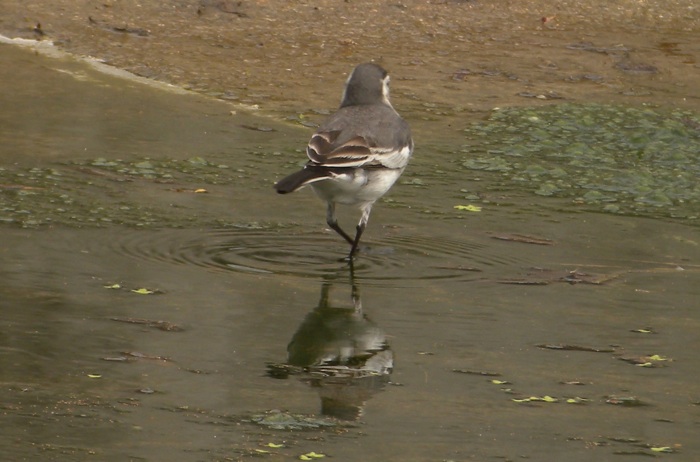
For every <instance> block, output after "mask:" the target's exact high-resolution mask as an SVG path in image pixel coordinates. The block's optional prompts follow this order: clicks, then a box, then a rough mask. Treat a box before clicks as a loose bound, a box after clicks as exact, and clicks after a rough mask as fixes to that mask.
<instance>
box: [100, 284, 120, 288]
mask: <svg viewBox="0 0 700 462" xmlns="http://www.w3.org/2000/svg"><path fill="white" fill-rule="evenodd" d="M102 287H104V288H105V289H121V288H122V286H121V285H119V284H112V285H111V286H102Z"/></svg>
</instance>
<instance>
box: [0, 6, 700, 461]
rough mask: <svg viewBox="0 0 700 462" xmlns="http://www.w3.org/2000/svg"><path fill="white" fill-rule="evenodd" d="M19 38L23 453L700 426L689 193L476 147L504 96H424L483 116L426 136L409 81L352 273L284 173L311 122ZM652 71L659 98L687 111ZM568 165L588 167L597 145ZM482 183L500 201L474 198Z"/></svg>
mask: <svg viewBox="0 0 700 462" xmlns="http://www.w3.org/2000/svg"><path fill="white" fill-rule="evenodd" d="M205 3H206V2H205ZM441 8H442V7H441ZM205 13H206V11H205ZM491 19H493V18H491ZM443 20H444V18H443ZM483 21H486V20H483ZM496 22H497V21H496ZM44 27H48V26H44ZM681 32H682V31H681ZM681 32H679V33H681ZM581 53H591V52H589V51H583V52H581ZM591 54H594V53H591ZM484 59H485V58H484ZM0 60H2V66H0V73H1V74H2V75H1V77H2V78H1V80H2V81H3V82H5V85H3V87H2V93H1V96H0V98H1V99H2V100H1V103H2V107H3V108H10V107H11V108H13V109H12V110H7V109H5V110H3V111H2V112H1V113H0V117H1V118H2V120H0V122H1V123H0V137H1V138H2V146H3V147H2V160H3V163H2V167H1V168H2V169H1V170H0V188H1V189H0V201H1V202H0V219H1V220H2V225H1V226H2V228H0V236H1V240H0V274H1V275H2V277H0V304H1V305H2V312H3V329H2V331H0V332H1V333H0V352H1V353H0V361H1V364H2V367H1V368H0V370H2V373H1V374H2V375H1V376H0V377H1V378H0V380H1V381H2V392H1V396H2V405H1V406H2V407H1V409H2V413H0V419H2V422H3V425H2V427H3V432H2V436H0V444H2V447H3V448H4V451H3V452H4V453H5V454H6V458H8V460H37V459H41V460H94V459H95V458H98V459H99V460H165V459H167V460H178V461H179V460H182V461H189V460H192V461H195V460H197V461H199V460H246V459H249V458H252V457H262V458H266V459H269V460H298V459H299V456H300V455H304V454H309V453H310V452H315V453H321V454H326V455H327V456H328V457H334V458H336V459H338V460H415V461H422V460H486V459H493V458H496V459H503V460H517V459H520V458H527V459H529V460H564V459H565V460H567V461H588V460H618V459H621V458H624V457H623V455H625V454H633V455H638V456H641V455H660V456H663V457H667V456H668V457H673V458H674V460H694V459H696V458H697V457H698V455H699V454H700V444H699V443H698V441H697V426H698V402H699V401H700V396H699V395H698V387H697V386H696V385H695V384H696V383H697V381H698V380H699V379H700V368H698V362H697V361H696V360H695V351H696V350H697V347H698V338H697V331H698V328H699V327H700V325H699V324H700V318H699V317H698V311H697V308H698V303H697V300H698V297H699V296H700V238H698V232H697V231H698V227H697V202H692V200H691V199H692V197H691V198H689V199H688V200H686V201H685V202H679V201H678V198H677V197H675V196H674V197H672V198H669V200H671V201H673V202H672V203H671V204H669V203H666V202H664V203H663V204H661V205H660V206H656V205H653V204H651V205H649V204H647V203H644V202H641V201H636V200H635V197H636V196H635V197H629V196H625V195H624V194H623V195H622V196H620V197H616V198H614V199H617V202H615V201H611V200H607V201H606V200H600V201H598V202H596V201H592V200H591V201H587V200H580V199H582V198H584V197H585V196H584V195H583V194H569V193H568V192H567V191H569V190H567V189H566V188H564V187H563V184H559V187H560V189H561V192H560V193H557V192H556V191H555V193H553V194H551V195H542V194H538V192H537V191H539V189H538V188H539V186H538V187H535V186H534V185H540V184H543V183H546V182H547V181H552V182H555V183H556V181H559V180H561V179H562V178H561V177H557V176H556V175H554V174H553V173H552V171H553V169H554V168H556V167H560V168H564V167H561V166H560V165H559V164H556V165H550V164H546V163H545V164H544V167H542V169H538V170H534V169H532V168H530V169H529V170H528V166H527V165H524V164H518V163H517V162H516V161H514V160H513V157H509V158H508V159H509V161H508V162H509V163H508V165H507V166H508V167H510V170H498V169H491V170H487V169H484V168H474V167H475V166H476V167H478V166H479V165H482V166H483V162H486V165H491V164H489V163H488V162H494V161H493V160H486V157H485V156H486V154H487V153H488V149H485V148H484V144H486V141H485V140H483V139H482V140H481V142H478V141H479V138H478V136H479V133H490V134H492V136H491V137H490V138H489V139H488V141H489V143H491V144H490V145H488V148H489V149H494V150H496V151H498V150H499V149H502V148H503V147H507V146H512V145H513V142H512V141H509V140H511V138H510V137H511V136H512V131H511V132H509V128H508V126H507V125H504V124H503V123H502V120H503V119H502V118H501V119H499V117H500V116H499V114H502V113H499V112H498V111H497V112H495V113H494V115H493V116H492V118H491V119H486V118H484V119H482V118H481V117H480V114H481V112H480V111H477V112H478V114H476V115H475V114H471V113H470V112H469V111H464V112H455V113H450V114H445V115H444V119H443V118H442V117H443V116H442V115H440V114H432V115H430V117H429V119H430V120H428V121H427V122H426V124H427V125H430V124H434V125H439V123H440V121H441V120H443V121H444V120H456V118H461V119H463V121H462V124H463V126H460V128H459V130H457V129H455V130H444V131H437V132H435V133H433V134H432V135H431V136H426V134H427V133H429V132H430V129H429V128H426V127H425V126H423V124H422V123H421V116H420V115H419V114H420V113H419V112H418V111H417V109H416V107H417V105H412V104H408V106H409V109H408V114H409V120H410V121H411V123H412V124H413V125H414V126H417V127H418V131H419V133H420V132H422V133H423V137H424V138H423V142H422V143H421V144H419V149H418V150H417V152H416V159H415V162H414V163H412V164H411V166H410V167H409V170H407V172H406V174H405V176H404V178H403V179H402V181H401V184H398V185H397V186H396V187H395V188H394V190H393V191H392V192H391V194H390V195H389V196H388V198H387V199H386V200H385V201H383V202H382V203H379V204H378V205H377V206H376V208H375V210H374V212H373V215H372V219H371V221H370V224H369V227H368V230H367V233H366V235H365V237H366V240H365V241H364V245H363V247H362V249H361V255H360V258H359V260H358V262H357V264H356V265H355V267H354V271H353V272H352V274H351V271H350V269H349V268H348V267H347V265H346V264H344V263H342V262H339V261H338V259H339V258H340V257H342V256H343V255H344V254H345V252H346V251H347V249H346V246H345V244H344V243H343V242H342V240H341V239H339V238H338V237H337V236H335V235H334V234H333V233H332V232H330V231H328V230H326V229H325V227H324V224H323V215H324V211H323V207H322V205H321V204H320V203H319V202H318V201H317V199H316V198H315V197H313V195H312V194H311V193H309V192H308V191H304V192H301V193H299V194H297V195H294V196H290V197H279V196H277V195H275V194H274V192H273V190H272V188H271V184H272V183H273V182H274V180H275V179H277V178H279V177H280V176H281V175H283V174H284V173H286V172H288V171H290V170H292V169H293V168H295V167H296V165H298V163H299V162H300V161H301V160H302V157H303V153H302V152H301V151H300V149H299V148H300V147H302V146H304V143H305V142H306V140H307V137H308V133H309V129H308V128H299V127H295V126H293V125H290V124H284V123H279V122H276V121H275V119H274V118H270V117H266V118H260V117H254V116H251V115H248V114H247V113H245V112H244V111H241V110H240V108H239V107H238V106H235V105H232V104H230V103H226V102H221V101H216V100H213V99H208V98H203V97H201V96H199V95H196V94H182V92H176V91H166V90H163V89H156V88H153V87H148V86H144V85H142V84H141V83H139V82H136V81H129V80H124V79H121V78H117V77H112V76H105V75H103V74H101V73H99V72H97V71H95V70H94V69H93V68H91V67H90V66H89V65H86V64H85V63H81V62H77V61H75V60H73V59H70V58H47V57H43V56H40V55H36V54H33V53H31V52H27V51H26V50H20V49H17V48H14V47H9V46H0ZM683 66H685V65H683ZM683 66H680V67H681V68H682V67H683ZM17 77H20V78H17ZM483 77H484V78H486V75H484V76H483ZM637 77H638V76H637ZM635 78H636V77H635ZM642 78H643V77H642ZM339 80H340V81H341V82H342V79H339ZM455 82H457V83H456V84H455V85H457V84H459V83H460V82H459V81H455ZM410 83H411V82H410V81H405V82H401V81H399V82H396V83H395V86H402V87H404V88H406V87H410ZM462 83H463V82H462ZM655 84H657V85H662V84H661V83H659V82H658V81H657V82H656V83H655ZM504 85H509V83H508V82H506V83H504ZM672 86H673V85H670V87H672ZM635 88H637V87H635ZM679 88H682V87H680V86H679ZM336 90H337V89H336ZM319 91H326V90H325V89H324V90H319ZM404 91H407V90H404ZM416 91H417V92H418V93H419V94H421V95H422V96H421V98H424V99H425V100H429V99H430V97H429V96H428V95H429V94H430V91H428V90H426V86H422V85H419V88H418V89H417V90H416ZM438 93H439V96H436V98H435V99H434V100H435V101H436V102H438V103H439V102H440V99H441V98H445V95H444V93H440V92H438ZM681 93H682V92H681ZM399 95H401V93H399ZM400 98H401V96H399V100H400ZM650 99H651V101H649V104H653V106H651V107H650V108H647V109H648V110H650V111H652V112H653V113H654V114H662V115H663V114H669V113H671V112H672V109H673V108H670V107H657V106H659V104H660V103H661V101H659V100H655V99H654V98H650ZM28 101H30V102H32V104H26V102H28ZM526 101H530V100H529V99H528V100H526ZM533 101H535V100H533ZM615 103H616V104H619V103H620V101H615ZM285 104H287V103H285ZM290 104H291V103H290ZM294 104H302V103H294ZM416 104H418V103H416ZM440 104H443V103H440ZM292 105H293V104H292ZM688 106H690V107H687V106H686V107H684V108H683V111H689V112H688V113H687V115H685V116H683V117H687V120H688V121H693V120H696V119H697V112H693V111H697V107H694V108H693V107H692V106H693V105H692V104H688ZM281 107H286V106H285V105H284V104H281ZM397 107H398V108H399V109H400V110H401V105H400V104H399V103H397ZM581 107H583V109H581ZM590 107H598V108H599V106H586V105H584V106H572V107H571V108H570V109H571V110H569V109H567V107H566V106H561V107H557V109H554V110H553V111H555V112H556V111H560V112H559V113H560V114H562V117H563V116H565V115H567V114H572V113H573V114H576V111H579V110H581V111H585V110H587V108H590ZM618 107H619V106H605V108H604V110H602V111H601V110H599V111H598V112H597V113H598V114H610V112H605V111H614V110H618V109H615V108H618ZM611 108H612V109H611ZM431 109H432V108H431ZM231 111H236V112H235V114H232V113H231ZM284 111H285V110H284V109H281V110H280V112H284ZM436 111H437V110H436ZM533 111H534V112H533ZM537 111H540V109H537V107H536V106H535V105H533V106H532V107H526V108H525V109H524V110H523V111H522V112H519V110H516V109H514V110H508V112H506V114H508V115H509V117H510V119H508V120H509V123H510V124H512V125H514V126H516V128H517V127H519V128H523V127H530V128H531V125H524V124H523V125H519V123H520V122H518V121H519V120H521V119H522V120H523V121H525V122H527V123H529V124H532V123H533V121H532V120H531V118H532V117H543V118H544V117H547V116H548V115H549V114H551V112H537ZM272 112H274V111H272ZM437 112H439V111H437ZM684 114H685V113H684ZM477 115H479V117H477ZM654 117H655V116H654ZM614 118H615V117H614V115H611V116H610V117H609V119H610V120H611V123H615V122H614V120H613V119H614ZM650 120H651V119H650ZM653 120H661V121H662V122H663V121H664V120H667V119H664V118H663V117H661V118H656V119H653ZM683 120H685V119H683ZM473 122H479V123H478V124H473ZM620 123H622V124H625V123H627V122H625V121H624V120H622V121H621V122H620ZM499 124H500V125H499ZM659 125H662V123H659ZM692 126H693V125H692V123H688V124H687V125H684V127H686V129H687V130H688V133H685V132H683V133H685V134H684V136H687V137H689V138H687V139H689V140H691V141H693V140H695V139H696V138H693V136H696V135H695V134H694V132H693V131H692ZM614 127H615V126H613V129H614ZM465 128H468V131H467V132H465V131H464V129H465ZM445 132H449V133H451V136H450V137H449V138H440V137H439V136H438V135H441V134H443V133H445ZM523 133H527V134H530V135H532V134H533V133H535V132H534V131H526V130H523ZM577 133H578V132H577ZM535 134H536V133H535ZM676 134H678V135H679V136H680V134H682V133H676ZM467 135H469V136H467ZM555 135H556V134H555ZM533 136H534V135H533ZM557 136H558V135H557ZM557 136H552V137H550V138H548V139H549V140H551V141H552V143H553V144H556V141H557V140H558V138H557ZM601 136H603V135H601ZM603 138H604V137H603ZM475 140H476V141H475ZM675 140H676V139H675V138H673V139H671V140H670V141H669V143H673V142H676V141H675ZM612 141H615V140H612ZM612 141H611V142H612ZM662 141H663V140H662ZM616 142H617V144H616V145H615V146H618V147H619V146H622V145H624V139H622V141H620V140H619V139H618V140H617V141H616ZM479 146H481V148H480V147H479ZM664 146H666V145H664ZM523 147H524V148H527V144H523ZM480 149H481V150H480ZM474 150H476V151H474ZM524 151H527V149H524ZM597 152H598V151H595V153H596V155H598V154H597ZM428 153H430V154H433V156H432V157H431V156H428ZM470 154H471V155H470ZM521 154H522V153H521ZM528 155H531V154H528ZM686 155H687V156H689V155H691V154H684V156H686ZM499 156H500V155H499V154H498V153H497V152H494V153H491V157H489V158H488V159H497V158H498V157H499ZM551 157H552V156H549V157H547V158H546V159H545V160H543V161H542V162H543V163H544V162H545V161H546V162H555V163H556V162H558V161H552V160H551ZM474 158H477V159H482V160H483V162H482V164H478V165H477V164H469V165H464V164H465V163H466V162H469V161H470V160H471V159H474ZM595 159H596V157H595V156H591V157H590V158H586V159H584V160H586V161H590V162H591V166H594V162H593V161H594V160H595ZM675 160H677V161H678V165H677V167H678V168H682V167H683V166H684V165H687V164H686V163H684V162H687V160H686V159H685V158H684V157H679V158H678V159H675ZM691 161H692V159H691ZM641 165H642V166H643V167H645V166H647V165H646V164H641ZM655 165H657V164H653V163H650V164H648V166H655ZM583 167H586V165H583ZM583 167H582V168H583ZM657 167H658V165H657ZM658 168H659V169H661V170H659V171H660V172H662V173H663V174H665V175H670V173H668V172H672V171H673V169H672V167H670V166H668V165H666V164H664V165H662V166H661V167H658ZM630 169H631V170H633V169H632V168H631V167H630ZM567 174H568V177H566V178H564V179H565V180H566V181H569V182H570V183H571V184H576V183H575V182H576V181H578V180H581V179H586V178H592V177H593V175H594V174H595V171H591V170H590V169H589V170H588V171H587V172H586V174H588V175H589V177H585V176H582V174H581V173H580V172H579V171H578V170H576V169H573V170H571V171H568V172H567ZM527 175H530V176H529V177H526V176H527ZM661 176H663V175H661ZM519 177H524V178H525V180H526V181H523V180H522V179H519ZM541 178H544V180H543V181H541ZM655 179H656V180H658V181H661V180H662V179H660V176H659V175H656V177H655ZM588 183H590V181H588ZM664 184H667V183H664ZM623 186H625V185H623ZM591 190H595V188H588V189H585V190H584V191H585V192H588V191H591ZM671 190H673V189H669V191H671ZM197 191H199V192H197ZM674 191H675V190H674ZM623 193H624V191H623ZM621 194H622V193H621ZM590 197H591V196H589V199H590ZM610 204H613V205H615V204H618V205H620V208H619V209H616V210H611V209H609V208H608V209H605V206H607V205H610ZM630 204H631V205H630ZM468 205H472V206H474V207H481V209H480V211H470V210H478V209H477V208H474V207H472V208H470V209H463V210H460V209H455V208H454V207H455V206H468ZM599 205H600V207H599ZM601 211H603V213H601ZM671 212H672V213H671ZM348 215H349V214H343V216H342V218H341V220H342V221H343V223H344V224H345V223H347V224H348V225H349V226H351V223H352V220H353V219H354V217H352V218H350V217H349V216H348ZM360 309H361V312H360ZM305 342H307V343H308V344H307V343H305ZM290 343H291V345H292V346H291V347H290V346H289V345H290ZM300 345H301V347H304V348H305V349H307V350H308V351H309V352H321V353H323V354H336V353H337V352H338V351H340V352H344V351H347V350H348V349H349V348H354V349H356V350H358V351H362V350H363V349H362V348H360V346H362V345H365V346H367V345H373V346H372V347H371V348H369V347H366V348H365V350H367V352H365V353H363V354H362V355H361V359H362V360H361V361H359V360H358V361H359V362H360V363H361V365H362V366H363V368H362V367H358V368H356V369H353V370H350V371H337V370H336V371H333V372H330V371H329V370H328V369H327V368H326V369H324V368H322V367H317V366H315V365H313V364H311V363H310V362H309V361H311V362H313V359H314V357H313V355H310V354H309V355H307V356H310V359H309V358H308V357H307V358H306V359H299V358H300V355H297V354H294V353H295V352H296V349H297V348H301V347H300ZM288 348H290V350H289V351H288ZM368 348H369V349H368ZM321 353H319V354H318V355H317V356H320V355H321ZM301 356H303V355H301ZM304 361H307V362H309V363H308V367H307V368H306V369H304V367H303V362H304ZM372 361H373V362H372ZM370 363H371V364H370ZM300 364H301V365H300ZM371 365H373V366H374V367H377V365H379V366H381V367H383V368H384V369H372V367H371ZM294 366H296V367H302V369H303V370H301V371H299V370H296V369H294ZM390 367H391V368H392V370H391V371H390V373H385V372H389V371H388V368H390ZM376 370H382V372H381V373H376ZM372 371H375V373H372ZM271 372H274V373H272V374H271ZM353 374H358V375H362V377H361V378H359V377H355V378H353V377H352V375H353ZM271 375H273V376H274V377H273V376H271ZM348 376H350V377H348ZM533 398H534V399H533ZM324 412H325V413H326V414H327V415H326V416H325V417H324V415H323V414H324ZM358 412H359V414H360V415H359V417H358V418H357V419H356V420H334V419H332V418H331V417H329V416H330V415H335V416H338V415H341V416H344V417H345V418H346V419H347V418H349V416H354V415H357V413H358ZM290 422H291V423H290ZM276 427H281V428H282V429H279V428H276ZM291 427H295V428H296V427H304V429H292V428H291ZM269 443H273V446H275V447H270V446H269V445H268V444H269ZM277 445H281V446H279V447H277ZM261 451H267V452H261ZM667 451H668V452H672V453H673V454H666V452H667Z"/></svg>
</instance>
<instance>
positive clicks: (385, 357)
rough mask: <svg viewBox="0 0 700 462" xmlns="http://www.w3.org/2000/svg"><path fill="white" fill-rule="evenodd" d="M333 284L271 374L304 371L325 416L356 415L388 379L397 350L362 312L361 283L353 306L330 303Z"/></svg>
mask: <svg viewBox="0 0 700 462" xmlns="http://www.w3.org/2000/svg"><path fill="white" fill-rule="evenodd" d="M330 287H331V284H330V283H327V282H326V283H324V284H323V286H322V288H321V299H320V301H319V304H318V306H317V307H316V308H315V309H314V310H313V311H312V312H311V313H309V314H308V315H307V316H306V318H305V319H304V321H303V322H302V324H301V325H300V326H299V329H297V332H296V333H295V334H294V337H293V338H292V340H291V342H289V345H288V347H287V352H288V362H287V364H286V365H270V368H269V373H270V375H272V376H275V377H278V378H286V376H287V375H288V374H290V373H302V374H304V375H305V377H304V380H305V381H306V382H308V383H309V384H310V385H311V386H312V387H315V388H317V389H318V392H319V394H320V396H321V405H322V412H323V414H324V415H330V416H333V417H338V418H341V419H345V420H355V419H357V418H358V417H359V416H360V414H361V410H362V406H363V404H364V403H365V402H366V401H367V400H368V399H369V398H370V397H371V396H372V395H373V394H374V393H376V392H377V391H379V390H381V389H382V388H383V387H384V385H385V384H386V382H387V381H388V377H389V374H391V371H392V368H393V353H392V351H391V350H390V349H389V345H388V344H387V341H386V335H385V334H384V332H383V331H382V330H381V329H380V328H379V327H378V326H377V325H376V324H374V323H373V322H372V321H370V320H369V319H368V318H367V317H366V316H365V315H364V313H363V312H362V303H361V301H360V296H359V291H358V289H357V287H356V286H355V285H354V284H353V286H352V300H353V306H352V308H337V307H333V306H331V305H330V302H329V292H330ZM290 366H292V367H290ZM294 367H296V369H294Z"/></svg>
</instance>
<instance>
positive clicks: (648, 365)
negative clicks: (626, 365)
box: [635, 362, 654, 367]
mask: <svg viewBox="0 0 700 462" xmlns="http://www.w3.org/2000/svg"><path fill="white" fill-rule="evenodd" d="M635 366H637V367H654V364H652V363H650V362H646V363H639V364H635Z"/></svg>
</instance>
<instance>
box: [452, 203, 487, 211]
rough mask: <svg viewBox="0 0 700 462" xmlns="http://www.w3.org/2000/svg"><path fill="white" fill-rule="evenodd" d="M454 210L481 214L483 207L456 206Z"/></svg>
mask: <svg viewBox="0 0 700 462" xmlns="http://www.w3.org/2000/svg"><path fill="white" fill-rule="evenodd" d="M454 208H456V209H457V210H465V211H467V212H481V207H479V206H478V205H471V204H469V205H455V206H454Z"/></svg>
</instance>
